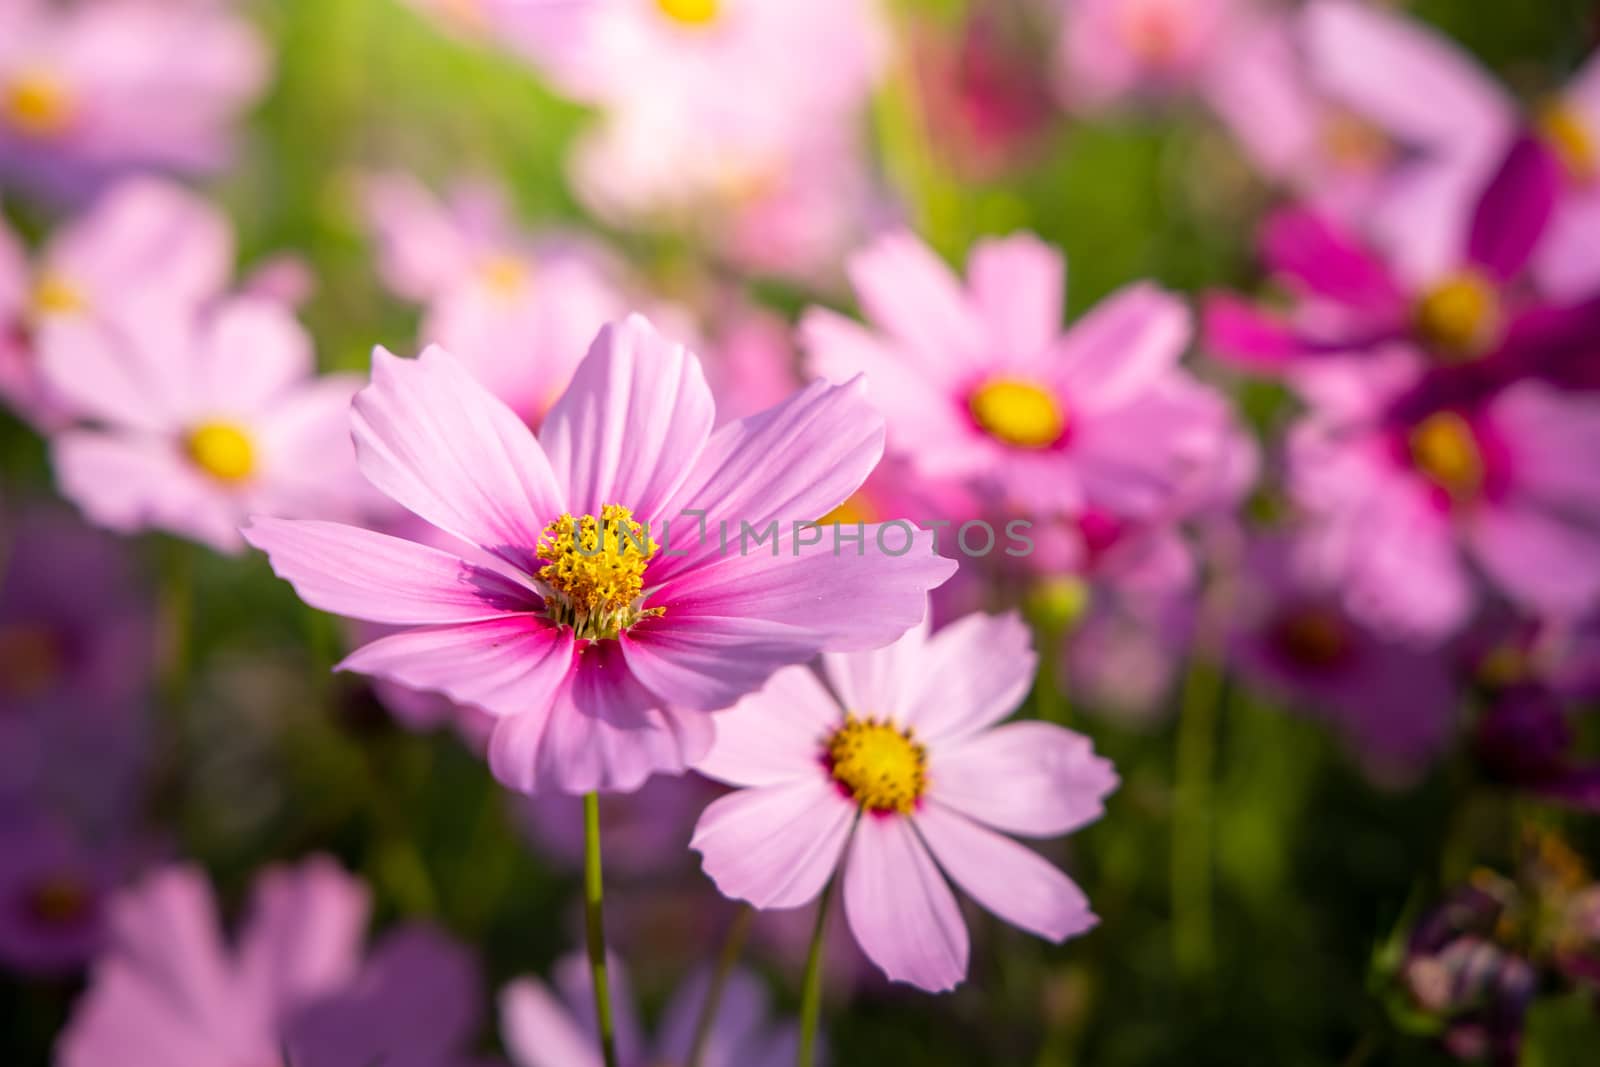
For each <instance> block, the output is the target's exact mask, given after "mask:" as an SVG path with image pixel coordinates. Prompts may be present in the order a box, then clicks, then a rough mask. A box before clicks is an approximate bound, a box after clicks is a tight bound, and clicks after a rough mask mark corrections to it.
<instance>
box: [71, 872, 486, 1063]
mask: <svg viewBox="0 0 1600 1067" xmlns="http://www.w3.org/2000/svg"><path fill="white" fill-rule="evenodd" d="M369 907H370V905H369V900H368V894H367V891H366V889H365V887H363V886H362V885H361V884H360V883H359V882H357V881H355V880H354V879H353V878H351V877H350V876H349V875H348V874H346V873H345V872H344V871H342V870H341V869H340V868H339V867H338V866H337V865H336V864H334V863H333V862H332V861H331V860H328V859H323V858H318V859H312V860H308V861H306V862H304V863H302V864H300V865H299V866H297V867H293V868H279V869H274V870H270V871H268V872H267V873H266V874H265V875H263V876H262V877H261V878H260V879H259V880H258V881H257V884H256V890H255V895H254V897H253V899H252V901H251V907H250V911H249V914H248V918H247V920H246V921H245V923H244V925H243V927H242V929H241V930H240V932H239V936H238V938H237V941H236V942H235V944H234V945H233V946H231V947H230V946H229V945H228V944H227V942H226V941H225V940H224V937H223V932H222V930H221V928H220V922H219V917H218V911H217V905H216V902H215V900H214V899H213V898H212V893H211V887H210V885H209V884H208V883H207V882H206V880H205V878H204V876H203V875H201V874H200V873H199V872H198V871H196V870H194V869H192V868H189V867H169V868H166V869H164V870H161V871H159V872H157V873H155V874H153V875H150V876H149V877H148V878H146V879H145V880H144V881H143V882H141V883H139V884H138V885H136V886H134V887H133V888H131V889H128V890H126V891H124V892H122V893H120V894H118V895H117V896H115V897H114V898H113V899H112V900H111V901H109V903H108V905H107V908H106V915H105V921H106V926H107V937H108V941H109V947H108V948H107V949H106V951H105V952H104V954H103V955H102V956H101V957H100V959H99V960H98V961H97V962H96V964H95V967H94V970H93V973H92V975H91V978H90V982H89V988H88V990H87V992H85V993H84V995H83V997H82V998H81V999H80V1000H79V1001H78V1003H77V1005H76V1007H75V1009H74V1011H73V1015H72V1018H71V1020H70V1021H69V1022H68V1024H67V1026H66V1029H65V1030H63V1031H62V1034H61V1037H60V1039H59V1042H58V1044H57V1048H56V1063H58V1064H60V1065H61V1067H113V1065H115V1067H124V1065H143V1064H151V1065H154V1064H161V1065H163V1067H216V1065H217V1064H258V1063H259V1064H275V1063H280V1062H289V1063H292V1064H294V1065H295V1067H349V1065H350V1064H357V1063H359V1064H373V1063H383V1064H390V1065H393V1067H464V1065H465V1064H468V1063H470V1062H472V1060H471V1057H470V1056H469V1055H468V1053H467V1051H466V1050H467V1046H468V1044H469V1043H470V1041H471V1038H472V1035H473V1033H474V1032H475V1030H476V1028H477V1016H478V996H479V990H478V982H477V976H476V974H475V973H474V967H473V963H472V961H471V959H470V957H469V956H468V954H467V953H466V951H465V950H464V949H462V948H461V947H459V946H458V945H456V944H455V943H454V942H452V941H450V940H448V939H447V938H446V937H444V936H443V935H442V934H439V933H437V932H435V931H433V930H431V929H429V928H426V927H415V926H414V927H408V928H403V929H400V930H397V931H395V932H393V933H391V934H389V935H388V936H387V937H385V938H384V939H383V940H382V941H380V942H379V943H378V944H377V945H376V946H375V947H374V948H373V950H372V951H371V952H370V953H369V954H368V955H367V956H366V958H365V959H363V958H362V939H363V934H364V932H365V929H366V925H367V915H368V911H369ZM419 1005H426V1010H425V1011H419V1010H417V1009H418V1006H419ZM285 1054H287V1057H288V1058H287V1061H285V1059H284V1057H285Z"/></svg>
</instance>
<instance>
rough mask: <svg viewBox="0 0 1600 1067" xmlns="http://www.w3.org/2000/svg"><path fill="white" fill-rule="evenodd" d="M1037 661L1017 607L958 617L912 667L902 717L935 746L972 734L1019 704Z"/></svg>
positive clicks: (905, 683) (932, 640)
mask: <svg viewBox="0 0 1600 1067" xmlns="http://www.w3.org/2000/svg"><path fill="white" fill-rule="evenodd" d="M875 654H876V653H870V652H869V653H865V655H875ZM1037 665H1038V657H1037V656H1035V655H1034V652H1033V635H1032V633H1031V632H1030V631H1029V630H1028V627H1027V626H1026V625H1025V624H1024V623H1023V621H1022V617H1021V616H1020V615H1018V614H1017V613H1016V612H1014V611H1013V612H1007V613H1006V614H1004V615H983V614H972V615H967V616H965V617H963V618H960V619H957V620H956V621H955V622H952V623H950V624H949V625H947V626H945V627H943V628H942V629H940V630H939V631H938V632H936V633H935V634H934V635H933V636H932V637H931V638H930V639H929V640H928V641H927V644H926V645H925V646H923V647H922V648H921V649H919V650H918V655H917V657H916V662H915V664H913V665H908V666H907V669H906V671H905V673H904V675H903V676H902V678H901V679H900V682H899V684H901V685H903V686H905V689H904V690H903V691H902V692H903V694H904V695H903V696H902V697H901V699H902V701H903V702H904V703H903V712H902V714H903V718H901V719H900V721H901V722H903V723H904V724H905V725H907V726H911V727H913V728H914V729H915V730H916V732H917V738H918V740H920V741H923V742H924V743H926V744H930V745H932V744H936V743H944V742H949V741H953V740H955V739H957V738H962V737H967V736H970V735H971V734H973V733H976V732H977V731H979V730H981V729H983V728H984V727H986V726H989V725H991V724H993V723H996V722H999V721H1000V720H1001V719H1003V718H1005V717H1006V716H1007V715H1009V714H1011V713H1012V712H1013V711H1015V710H1016V709H1017V706H1018V705H1019V704H1021V703H1022V700H1023V698H1024V697H1026V696H1027V695H1028V690H1029V688H1031V687H1032V685H1033V675H1034V670H1035V668H1036V667H1037Z"/></svg>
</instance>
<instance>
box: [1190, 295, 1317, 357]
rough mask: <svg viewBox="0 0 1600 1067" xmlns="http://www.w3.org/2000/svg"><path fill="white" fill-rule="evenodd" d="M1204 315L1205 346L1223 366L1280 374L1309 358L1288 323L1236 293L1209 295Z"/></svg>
mask: <svg viewBox="0 0 1600 1067" xmlns="http://www.w3.org/2000/svg"><path fill="white" fill-rule="evenodd" d="M1200 315H1201V334H1202V336H1203V338H1204V341H1203V342H1202V343H1203V346H1204V348H1205V349H1206V351H1207V352H1208V353H1209V354H1210V355H1211V356H1213V357H1214V358H1216V359H1217V360H1218V361H1220V362H1224V363H1229V364H1232V365H1234V366H1237V367H1239V368H1241V369H1243V370H1246V371H1249V372H1251V373H1255V374H1262V373H1276V372H1281V371H1283V370H1284V369H1285V364H1290V363H1292V362H1293V361H1294V360H1295V358H1296V357H1298V356H1304V355H1306V354H1307V352H1306V344H1305V342H1304V341H1302V340H1301V339H1300V337H1299V335H1298V334H1296V332H1295V331H1294V329H1293V327H1291V326H1290V325H1289V324H1288V323H1287V322H1284V321H1283V320H1282V319H1280V318H1278V317H1277V316H1274V315H1272V314H1270V313H1268V312H1265V311H1260V310H1257V309H1256V307H1255V306H1254V305H1252V304H1251V303H1250V302H1249V301H1247V300H1242V299H1240V298H1239V297H1237V296H1235V295H1233V294H1232V293H1208V294H1206V297H1205V300H1204V303H1202V305H1201V310H1200Z"/></svg>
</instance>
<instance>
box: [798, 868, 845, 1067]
mask: <svg viewBox="0 0 1600 1067" xmlns="http://www.w3.org/2000/svg"><path fill="white" fill-rule="evenodd" d="M838 881H839V877H838V875H835V876H834V877H832V878H830V879H828V884H827V886H826V887H825V888H824V889H823V890H822V899H820V900H818V901H817V925H816V927H815V928H814V929H813V930H812V931H811V951H810V952H808V953H807V954H806V976H805V981H804V983H803V984H802V986H801V992H800V1055H799V1056H798V1057H796V1059H795V1063H796V1064H797V1067H812V1064H813V1063H814V1062H815V1061H816V1051H817V1020H818V1019H819V1018H820V1017H821V1015H822V940H823V934H824V933H825V932H826V931H827V928H828V904H829V903H830V902H831V901H832V899H833V887H834V884H835V883H836V882H838Z"/></svg>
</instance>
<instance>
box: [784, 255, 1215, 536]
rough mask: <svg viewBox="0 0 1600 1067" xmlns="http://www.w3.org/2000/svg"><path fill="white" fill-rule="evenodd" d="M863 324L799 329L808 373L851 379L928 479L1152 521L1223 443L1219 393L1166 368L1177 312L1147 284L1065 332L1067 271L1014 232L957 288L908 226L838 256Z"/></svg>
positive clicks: (1038, 503) (898, 448) (1035, 504)
mask: <svg viewBox="0 0 1600 1067" xmlns="http://www.w3.org/2000/svg"><path fill="white" fill-rule="evenodd" d="M850 277H851V281H852V282H853V283H854V286H855V290H856V295H857V298H858V299H859V301H860V303H861V307H862V310H863V312H864V313H865V315H866V317H867V319H868V321H869V322H870V323H871V324H872V326H873V327H875V328H876V329H875V330H872V329H868V328H865V327H863V326H861V325H859V324H857V323H855V322H852V321H850V320H849V319H846V318H844V317H843V316H841V315H839V314H836V313H834V312H832V311H825V310H812V311H809V312H807V313H806V315H805V317H804V319H803V320H802V322H801V325H800V329H801V336H802V342H803V345H804V347H805V349H806V351H807V354H808V356H809V361H810V363H809V366H810V369H811V371H812V373H814V374H817V375H820V376H822V377H825V378H829V379H832V380H835V381H839V380H843V379H845V378H848V377H850V376H852V375H855V374H858V373H865V374H866V376H867V384H868V387H869V388H870V390H871V394H872V399H873V402H874V403H876V404H877V405H878V406H879V407H880V408H881V409H882V410H883V412H884V416H885V418H886V420H887V422H888V426H889V448H890V451H891V452H892V453H894V454H896V455H899V456H903V457H904V458H906V460H907V461H908V462H909V463H910V464H911V465H912V467H913V468H914V469H915V470H916V471H917V472H918V473H919V474H920V475H922V476H924V477H926V478H929V479H932V480H934V481H946V480H952V479H965V480H969V481H971V482H973V483H975V484H979V485H982V486H983V487H985V488H986V489H990V490H993V491H995V492H996V493H997V494H998V496H999V497H1000V499H1001V501H1002V503H1003V504H1004V505H1005V506H1007V507H1012V508H1016V509H1017V510H1019V511H1022V512H1024V513H1027V514H1051V513H1059V512H1073V511H1079V510H1082V509H1084V508H1086V507H1089V506H1098V507H1102V508H1106V509H1109V510H1112V511H1114V512H1116V513H1118V514H1150V513H1153V512H1154V511H1156V510H1158V509H1159V508H1160V507H1161V506H1162V505H1163V503H1164V502H1165V501H1167V500H1168V499H1169V498H1170V497H1171V496H1172V495H1173V494H1175V493H1177V492H1180V491H1181V489H1182V487H1183V486H1184V485H1185V484H1186V483H1187V482H1188V481H1189V480H1190V479H1192V478H1193V477H1194V476H1195V472H1196V471H1201V470H1209V469H1211V468H1212V467H1214V465H1215V463H1216V462H1217V457H1218V455H1219V452H1220V450H1222V449H1223V448H1224V446H1225V442H1226V437H1225V431H1226V430H1227V427H1228V425H1229V423H1228V409H1227V405H1226V404H1225V402H1224V401H1223V399H1222V397H1221V396H1220V395H1218V394H1217V393H1215V392H1214V391H1212V390H1211V389H1209V388H1206V387H1203V386H1201V385H1200V384H1198V383H1197V382H1195V381H1194V380H1193V379H1192V378H1190V377H1189V376H1188V374H1187V373H1186V372H1184V371H1183V370H1182V369H1180V368H1179V366H1178V359H1179V357H1180V356H1181V355H1182V354H1183V351H1184V349H1185V348H1186V346H1187V345H1188V343H1189V339H1190V333H1191V321H1190V315H1189V311H1188V309H1187V308H1186V307H1185V305H1184V303H1183V301H1182V300H1181V299H1179V298H1178V297H1177V296H1175V295H1173V294H1171V293H1167V292H1164V291H1162V290H1161V289H1159V288H1157V287H1156V286H1154V285H1151V284H1149V283H1138V284H1135V285H1131V286H1128V287H1127V288H1125V289H1123V290H1121V291H1120V292H1118V293H1115V294H1113V295H1112V296H1111V297H1109V298H1108V299H1107V300H1106V301H1104V302H1103V303H1102V304H1100V306H1099V307H1097V308H1096V309H1095V310H1094V311H1092V312H1090V313H1089V314H1088V315H1087V316H1085V317H1084V318H1083V319H1082V320H1081V321H1080V322H1078V323H1076V324H1075V325H1074V326H1073V327H1072V328H1071V329H1069V330H1067V331H1066V332H1065V333H1063V332H1062V330H1061V313H1062V300H1063V296H1064V292H1063V289H1064V283H1065V264H1064V262H1063V260H1062V258H1061V255H1060V254H1059V253H1058V252H1057V251H1056V250H1055V249H1053V248H1051V247H1049V246H1048V245H1046V244H1044V243H1043V242H1042V241H1040V240H1038V239H1037V238H1035V237H1032V236H1030V235H1027V234H1017V235H1014V236H1011V237H1007V238H1002V239H995V240H987V241H982V242H980V243H979V244H978V245H977V247H976V248H975V249H974V250H973V252H972V256H971V258H970V259H969V261H968V264H967V281H966V284H965V285H963V284H962V283H961V281H960V280H959V279H957V278H956V277H955V275H954V274H952V273H951V271H950V269H949V268H948V267H946V266H945V264H944V263H943V262H942V261H940V260H939V258H938V257H937V256H936V255H935V254H934V253H933V251H932V250H930V249H929V248H928V247H927V246H925V245H923V244H922V243H921V242H920V241H918V240H917V239H916V238H915V237H913V236H911V235H910V234H908V233H898V234H893V235H890V236H886V237H883V238H881V239H880V240H878V241H877V242H876V243H874V244H873V245H871V246H870V247H868V248H867V249H866V250H864V251H862V252H860V253H858V254H856V255H855V256H853V257H852V258H851V260H850Z"/></svg>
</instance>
